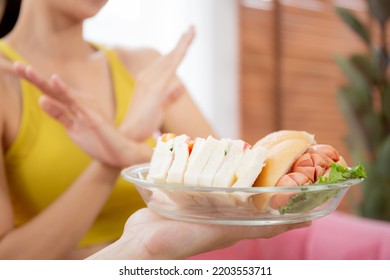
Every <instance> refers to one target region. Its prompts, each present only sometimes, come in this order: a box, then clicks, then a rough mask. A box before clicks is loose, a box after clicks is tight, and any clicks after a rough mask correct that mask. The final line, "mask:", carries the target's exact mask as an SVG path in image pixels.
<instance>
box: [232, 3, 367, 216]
mask: <svg viewBox="0 0 390 280" xmlns="http://www.w3.org/2000/svg"><path fill="white" fill-rule="evenodd" d="M362 1H363V0H356V1H354V2H348V3H349V4H348V5H349V7H356V9H355V12H356V11H357V12H358V16H359V17H360V18H361V19H362V20H363V21H367V20H368V17H367V14H366V12H365V10H362V7H364V5H362ZM333 2H334V1H331V0H324V1H314V0H312V1H311V2H310V1H291V0H290V1H283V2H281V3H285V4H281V5H280V6H279V8H280V9H279V10H278V11H279V12H276V11H275V10H274V9H272V4H271V5H269V6H268V9H255V8H250V7H245V5H244V4H243V2H242V1H239V3H240V57H241V62H240V65H241V69H240V74H241V77H240V81H241V86H240V89H241V93H240V97H241V98H240V100H241V108H240V111H241V137H242V138H243V139H245V140H247V141H248V142H250V143H254V142H255V141H257V140H258V139H259V138H260V137H262V136H263V135H265V134H267V133H269V132H271V131H274V130H277V129H297V130H307V131H309V132H311V133H314V134H315V135H316V139H317V141H318V142H322V143H328V144H331V145H333V146H334V147H336V148H337V149H338V150H339V152H340V153H341V154H342V155H344V156H345V157H346V159H347V160H349V159H350V156H349V151H348V149H347V147H346V146H345V144H344V141H343V138H344V136H345V135H346V133H347V126H346V123H345V121H344V118H343V117H342V115H341V112H340V109H339V107H338V104H337V90H338V88H339V87H340V86H341V85H342V84H343V83H344V81H345V77H344V76H343V74H342V73H341V71H340V70H339V68H338V66H337V65H336V63H335V61H334V56H335V54H341V55H348V54H351V53H353V52H357V51H365V47H364V45H363V44H362V42H361V41H360V39H359V38H357V36H356V35H355V34H354V33H353V32H351V31H350V30H349V28H348V27H347V26H346V25H345V24H344V23H343V22H342V21H341V20H340V19H339V18H338V16H337V15H336V13H335V11H334V7H333ZM338 2H341V1H338ZM344 2H345V1H344ZM312 3H314V4H315V5H312V6H307V5H306V4H312ZM345 3H346V2H345ZM355 4H356V5H355ZM305 5H306V6H305ZM270 8H271V9H270ZM277 15H279V18H278V19H279V21H277V20H275V16H277ZM277 22H280V33H277V25H276V24H275V23H277ZM278 38H280V42H279V43H278V40H277V39H278ZM276 44H280V45H276ZM278 69H279V71H278ZM277 88H278V89H277ZM278 92H279V94H280V96H279V95H277V93H278ZM278 96H279V97H278ZM276 112H279V114H276ZM278 120H280V122H278ZM358 190H359V189H358V188H355V190H354V191H355V194H356V191H358ZM357 195H359V193H358V194H357ZM340 209H341V210H343V211H347V212H351V211H352V210H351V209H350V207H349V205H348V199H346V200H344V202H343V204H342V205H341V206H340Z"/></svg>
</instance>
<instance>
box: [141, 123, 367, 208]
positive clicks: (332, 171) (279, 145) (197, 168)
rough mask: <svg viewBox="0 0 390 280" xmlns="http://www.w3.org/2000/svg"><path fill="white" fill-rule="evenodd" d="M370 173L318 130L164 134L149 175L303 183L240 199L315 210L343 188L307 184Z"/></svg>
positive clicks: (257, 184) (216, 183) (209, 181)
mask: <svg viewBox="0 0 390 280" xmlns="http://www.w3.org/2000/svg"><path fill="white" fill-rule="evenodd" d="M365 177H366V174H365V171H364V168H363V166H362V165H361V164H359V165H357V166H355V167H353V168H350V167H348V165H347V163H346V162H345V160H344V158H343V157H342V156H340V155H339V153H338V152H337V150H336V149H335V148H334V147H332V146H330V145H326V144H318V143H317V142H316V140H315V137H314V135H312V134H310V133H307V132H305V131H295V130H280V131H275V132H272V133H270V134H268V135H266V136H265V137H263V138H262V139H260V140H259V141H258V142H257V143H255V145H253V146H251V145H249V144H248V143H246V142H245V141H243V140H232V139H221V140H217V139H215V138H213V137H212V136H209V137H207V138H206V139H204V138H196V139H195V140H191V139H190V138H189V137H188V136H186V135H179V136H176V135H174V134H169V136H168V137H167V136H166V135H163V136H161V137H160V138H159V139H158V142H157V145H156V147H155V151H154V153H153V157H152V160H151V163H150V169H149V174H148V177H147V178H148V179H149V180H153V181H158V182H163V183H173V184H178V185H184V186H196V187H211V188H218V189H219V188H236V189H240V188H261V187H299V191H295V192H294V188H292V189H291V190H292V191H291V192H280V193H279V192H275V193H270V192H264V193H258V194H253V195H251V196H250V198H249V199H246V197H245V199H242V197H240V198H239V199H238V201H239V202H240V203H242V202H243V201H244V202H245V203H252V204H253V205H254V207H255V208H256V209H257V210H260V211H262V210H264V211H265V210H267V211H268V210H277V211H279V213H280V214H286V213H300V212H306V211H309V210H311V209H313V208H315V207H317V206H319V205H321V204H323V203H324V202H326V201H327V200H328V199H329V198H331V197H333V196H335V195H337V192H338V190H335V189H332V188H330V189H329V190H328V189H327V190H321V191H302V189H306V188H310V186H312V185H318V184H334V183H340V182H343V181H346V180H349V179H362V178H365ZM308 190H309V189H308ZM201 198H202V199H203V200H207V199H210V197H207V196H206V197H201ZM229 199H231V197H229ZM236 202H237V200H236ZM229 203H231V202H229Z"/></svg>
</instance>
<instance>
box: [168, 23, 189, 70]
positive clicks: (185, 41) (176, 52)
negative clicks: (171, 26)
mask: <svg viewBox="0 0 390 280" xmlns="http://www.w3.org/2000/svg"><path fill="white" fill-rule="evenodd" d="M194 38H195V29H194V27H190V29H189V30H188V31H187V32H186V33H184V34H183V36H182V37H181V39H180V41H179V43H178V44H177V45H176V47H175V48H174V49H173V50H172V51H171V52H170V53H169V54H168V55H167V56H166V57H167V59H168V60H169V61H170V65H171V67H172V68H173V69H174V70H176V68H177V67H178V66H179V65H180V63H181V61H182V60H183V58H184V56H185V54H186V53H187V50H188V48H189V46H190V45H191V43H192V41H193V40H194Z"/></svg>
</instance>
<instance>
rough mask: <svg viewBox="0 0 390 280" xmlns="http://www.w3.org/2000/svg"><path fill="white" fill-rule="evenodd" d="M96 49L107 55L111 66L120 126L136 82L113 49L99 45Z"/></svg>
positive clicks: (116, 119)
mask: <svg viewBox="0 0 390 280" xmlns="http://www.w3.org/2000/svg"><path fill="white" fill-rule="evenodd" d="M95 47H96V48H98V49H99V50H101V51H103V52H104V53H105V54H106V56H107V60H108V63H109V65H110V70H111V79H112V82H113V87H114V92H115V99H116V116H115V124H116V125H117V126H118V125H120V124H121V123H122V121H123V120H124V118H125V115H126V112H127V109H128V105H129V103H130V102H131V99H132V98H133V92H134V86H135V80H134V78H133V77H132V76H131V74H130V73H129V72H128V70H127V69H126V66H125V65H124V64H123V62H122V61H121V59H120V58H119V56H118V55H117V53H116V52H115V51H114V50H113V49H109V48H107V47H105V46H102V45H98V44H95Z"/></svg>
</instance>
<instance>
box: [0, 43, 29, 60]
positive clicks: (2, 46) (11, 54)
mask: <svg viewBox="0 0 390 280" xmlns="http://www.w3.org/2000/svg"><path fill="white" fill-rule="evenodd" d="M0 52H1V53H2V54H3V55H4V56H5V57H7V58H8V59H9V60H11V61H12V62H16V61H20V62H23V63H25V64H27V60H26V59H24V58H23V57H22V56H21V55H20V54H19V53H18V52H17V51H16V50H15V49H13V48H12V47H11V46H10V45H8V44H7V43H6V42H5V41H4V40H2V39H0Z"/></svg>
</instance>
